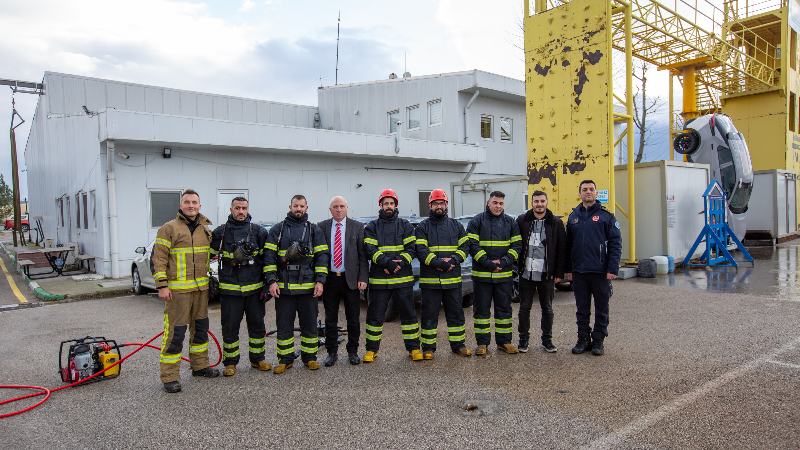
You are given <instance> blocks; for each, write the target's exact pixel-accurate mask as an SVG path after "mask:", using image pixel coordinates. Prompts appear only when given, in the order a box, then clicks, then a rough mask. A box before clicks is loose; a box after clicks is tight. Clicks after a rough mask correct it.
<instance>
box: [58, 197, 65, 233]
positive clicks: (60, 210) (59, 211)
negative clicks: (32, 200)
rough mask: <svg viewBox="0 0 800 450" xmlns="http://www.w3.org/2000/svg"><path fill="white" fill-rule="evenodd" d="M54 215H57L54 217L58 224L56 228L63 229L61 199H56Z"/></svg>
mask: <svg viewBox="0 0 800 450" xmlns="http://www.w3.org/2000/svg"><path fill="white" fill-rule="evenodd" d="M56 213H57V214H58V216H57V217H56V219H57V220H56V221H57V222H58V226H59V228H60V227H63V226H64V200H63V199H61V198H59V199H56Z"/></svg>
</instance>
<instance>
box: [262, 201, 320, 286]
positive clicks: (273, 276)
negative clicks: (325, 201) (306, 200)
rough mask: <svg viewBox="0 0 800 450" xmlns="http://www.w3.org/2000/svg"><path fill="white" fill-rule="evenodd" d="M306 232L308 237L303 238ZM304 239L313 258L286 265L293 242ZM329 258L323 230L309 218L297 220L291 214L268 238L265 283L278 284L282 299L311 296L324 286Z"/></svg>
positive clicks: (302, 258) (274, 228)
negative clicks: (317, 284)
mask: <svg viewBox="0 0 800 450" xmlns="http://www.w3.org/2000/svg"><path fill="white" fill-rule="evenodd" d="M304 231H305V236H303V232H304ZM278 237H280V242H278ZM301 238H302V243H303V244H305V245H307V246H308V249H309V251H310V255H308V256H303V257H301V258H299V259H296V260H294V261H287V259H286V251H287V250H288V249H289V246H291V245H292V242H295V241H301ZM330 255H331V252H330V250H329V248H328V243H327V241H326V240H325V236H324V235H323V232H322V229H321V228H320V227H319V226H318V225H317V224H315V223H311V222H309V221H308V214H305V215H304V216H303V217H302V218H300V219H296V218H295V217H293V216H292V213H289V214H287V215H286V219H284V221H283V222H281V223H277V224H275V225H274V226H273V227H272V228H271V229H270V230H269V234H268V235H267V242H266V244H264V264H265V265H264V273H265V274H266V282H267V284H272V283H278V287H279V288H280V293H281V295H283V294H287V295H299V294H308V293H312V292H314V285H315V284H316V283H322V284H325V280H326V279H327V277H328V261H329V259H330ZM295 266H299V268H298V267H295ZM278 301H280V299H278Z"/></svg>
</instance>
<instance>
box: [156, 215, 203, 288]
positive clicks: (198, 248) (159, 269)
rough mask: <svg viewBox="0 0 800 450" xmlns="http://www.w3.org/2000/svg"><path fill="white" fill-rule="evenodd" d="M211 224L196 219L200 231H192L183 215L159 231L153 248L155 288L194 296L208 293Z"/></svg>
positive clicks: (199, 216)
mask: <svg viewBox="0 0 800 450" xmlns="http://www.w3.org/2000/svg"><path fill="white" fill-rule="evenodd" d="M208 225H211V221H210V220H208V218H207V217H206V216H204V215H202V214H198V215H197V228H196V229H195V230H194V233H193V232H192V231H191V230H190V229H189V221H188V219H186V217H184V215H183V214H181V213H178V216H177V217H176V218H175V219H173V220H170V221H169V222H167V223H166V224H164V226H162V227H161V228H159V229H158V234H157V235H156V243H155V246H154V247H153V267H154V269H155V272H154V273H153V279H154V280H155V281H156V288H157V289H161V288H163V287H168V288H170V290H173V291H180V292H192V291H205V290H207V289H208V256H209V249H210V247H209V245H210V244H211V230H209V229H208Z"/></svg>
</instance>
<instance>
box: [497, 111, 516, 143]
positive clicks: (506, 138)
mask: <svg viewBox="0 0 800 450" xmlns="http://www.w3.org/2000/svg"><path fill="white" fill-rule="evenodd" d="M513 123H514V122H513V121H512V120H511V119H509V118H507V117H501V118H500V140H501V141H503V142H511V128H512V126H513Z"/></svg>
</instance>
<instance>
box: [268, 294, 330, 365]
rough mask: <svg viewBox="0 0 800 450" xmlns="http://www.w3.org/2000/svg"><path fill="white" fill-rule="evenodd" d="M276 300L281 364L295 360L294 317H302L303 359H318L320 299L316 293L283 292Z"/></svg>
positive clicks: (278, 346)
mask: <svg viewBox="0 0 800 450" xmlns="http://www.w3.org/2000/svg"><path fill="white" fill-rule="evenodd" d="M273 301H274V302H275V316H276V318H275V321H276V322H277V325H278V342H277V348H278V360H279V362H280V363H281V364H289V363H291V362H292V361H294V349H295V345H294V319H295V317H299V319H300V355H301V357H302V361H303V362H304V363H305V362H309V361H316V360H317V347H318V346H319V336H318V335H317V314H318V312H319V305H318V302H319V301H318V300H317V298H316V297H314V294H312V293H307V294H300V295H288V294H281V296H280V297H279V298H276V299H274V300H273Z"/></svg>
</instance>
